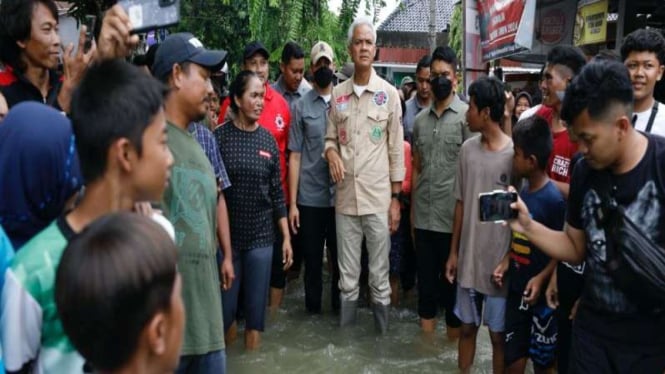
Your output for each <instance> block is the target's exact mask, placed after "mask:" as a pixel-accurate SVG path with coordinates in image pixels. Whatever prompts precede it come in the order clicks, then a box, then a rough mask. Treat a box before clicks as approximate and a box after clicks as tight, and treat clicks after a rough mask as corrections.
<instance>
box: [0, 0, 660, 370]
mask: <svg viewBox="0 0 665 374" xmlns="http://www.w3.org/2000/svg"><path fill="white" fill-rule="evenodd" d="M131 30H132V25H131V22H130V20H129V17H128V16H127V14H126V13H125V11H124V10H123V9H122V7H121V6H119V5H116V6H113V7H112V8H110V9H109V10H108V11H107V12H106V14H105V16H104V19H103V22H102V26H101V30H100V33H99V36H98V38H97V40H96V42H94V43H92V45H91V47H90V48H89V49H86V48H84V46H85V35H86V30H85V27H82V28H81V33H80V39H79V43H78V47H77V48H76V49H75V48H74V46H72V45H69V46H62V45H61V44H60V39H59V36H58V13H57V9H56V6H55V3H54V2H53V1H51V0H3V1H2V3H1V4H0V60H1V61H2V64H3V67H2V71H0V92H1V93H2V97H3V99H2V100H0V120H1V122H0V170H1V171H2V175H3V177H2V179H1V180H0V196H1V198H0V271H1V272H2V276H1V277H0V286H1V290H2V295H1V296H2V297H1V302H0V343H1V344H0V347H1V349H0V359H1V360H2V361H1V365H0V367H1V368H4V369H5V370H6V371H7V372H10V373H11V372H39V373H42V372H44V373H82V372H109V373H111V372H113V373H116V372H117V373H121V372H132V373H153V372H154V373H158V372H159V373H163V372H177V373H224V372H226V350H225V347H226V346H227V345H229V344H234V342H235V341H236V340H237V336H238V328H239V327H244V331H243V338H244V346H245V348H246V349H248V350H255V349H260V345H261V334H262V332H263V331H264V329H265V320H266V313H267V311H269V310H275V309H277V308H279V307H280V306H281V304H282V299H283V294H284V290H285V287H286V285H287V284H288V282H289V279H292V278H294V277H298V276H299V275H300V272H301V270H302V272H303V273H304V274H303V279H304V286H305V300H304V307H305V309H306V311H307V312H308V313H311V314H314V315H317V314H321V313H324V312H328V311H330V312H331V313H335V314H338V315H339V325H340V328H347V327H348V326H352V325H354V324H356V319H357V318H356V315H357V310H358V308H359V307H360V305H361V303H360V301H361V300H362V299H363V298H367V301H368V304H369V306H370V308H371V310H372V314H373V317H374V325H375V329H376V331H377V333H378V334H386V333H389V316H390V313H389V310H390V306H391V305H393V306H396V305H399V303H400V295H404V294H406V293H416V294H417V298H418V302H417V313H418V315H419V325H420V329H421V330H422V331H423V332H424V333H426V334H436V333H437V327H438V326H439V324H438V323H437V317H438V316H441V317H443V318H444V320H445V333H446V335H447V338H448V339H450V340H452V341H457V342H458V343H457V344H458V352H457V357H458V366H459V369H460V370H461V371H462V372H469V370H471V367H472V365H473V362H474V356H475V352H476V339H477V334H478V332H479V328H480V326H481V325H486V326H487V328H488V330H489V336H490V341H491V347H492V369H493V371H494V372H497V373H501V372H509V373H524V372H525V370H526V366H527V362H528V361H529V360H530V361H531V362H532V363H533V367H534V369H533V370H534V372H536V373H540V372H551V371H552V370H557V371H558V372H561V373H588V372H598V373H601V372H602V373H634V372H643V373H662V372H663V371H664V370H665V334H663V333H664V332H665V284H664V283H663V282H664V281H663V279H665V245H664V243H665V208H664V207H665V174H664V173H663V170H665V138H663V137H662V136H665V117H663V116H665V106H664V104H662V103H659V102H658V101H656V100H655V99H654V97H653V94H654V86H655V84H656V82H657V81H659V80H660V79H661V78H662V75H663V72H664V71H665V39H664V38H663V36H662V35H661V34H660V33H659V32H657V31H654V30H647V29H640V30H636V31H634V32H632V33H631V34H629V35H628V36H626V38H625V39H624V40H623V44H622V46H621V55H620V56H613V55H612V54H608V53H603V54H600V55H598V56H595V57H593V58H588V57H587V56H584V55H583V54H582V52H581V51H580V50H578V49H577V48H575V47H572V46H566V45H560V46H556V47H554V48H552V49H551V50H550V52H549V53H548V54H547V56H546V62H545V64H544V66H543V70H542V74H541V80H540V86H539V88H540V91H541V94H542V102H541V103H539V104H536V103H535V102H534V99H533V98H532V96H531V95H530V94H529V93H526V92H518V93H516V94H513V93H511V92H510V90H509V89H508V88H507V86H506V85H505V84H504V83H503V82H502V81H500V80H499V79H497V78H495V77H481V78H479V79H477V80H476V81H474V82H471V84H470V85H469V88H468V92H467V96H462V95H461V94H460V93H459V92H461V87H460V83H459V82H458V76H459V72H458V68H459V64H458V61H457V57H456V55H457V53H456V51H455V50H453V49H452V48H450V47H447V46H441V47H438V48H436V49H435V50H434V51H433V52H432V54H431V55H426V56H423V57H422V59H420V61H419V62H418V64H417V66H416V69H415V72H414V78H415V79H413V78H410V79H407V80H405V81H402V85H401V87H396V86H395V85H393V84H392V83H390V82H388V81H387V80H386V79H384V78H382V77H381V76H380V75H379V74H377V72H376V71H375V69H374V68H373V62H374V57H375V55H376V29H375V28H374V26H373V23H372V22H371V21H369V20H366V19H363V18H359V19H356V20H355V21H354V22H353V23H352V25H351V26H350V28H349V30H348V52H349V55H350V58H351V61H352V62H351V63H346V64H340V65H341V66H340V69H337V65H336V62H338V61H336V58H335V53H334V51H333V49H332V48H331V46H330V45H329V44H328V43H327V42H326V41H317V42H316V43H315V44H314V45H313V46H311V49H309V51H310V52H309V59H308V63H309V64H308V65H307V64H306V60H305V57H306V53H305V51H304V50H303V48H302V47H301V46H299V45H298V44H297V43H294V42H288V43H286V44H285V46H284V48H283V51H282V55H281V61H280V64H279V70H280V76H279V79H277V81H276V82H274V83H272V84H271V82H270V79H269V77H270V64H269V57H270V53H269V51H268V50H267V49H266V48H265V46H264V45H263V44H262V43H261V42H260V41H253V42H250V43H248V44H247V45H246V47H245V49H244V51H243V55H242V61H240V62H239V65H240V72H239V73H237V74H234V76H233V77H232V79H228V80H229V84H228V87H226V85H225V84H224V81H225V79H226V78H228V75H229V68H228V66H229V64H232V63H233V61H227V60H228V59H227V55H228V54H227V52H226V51H224V50H209V49H206V48H205V47H204V46H203V44H202V43H201V42H200V41H199V40H198V39H197V38H196V36H195V35H192V34H190V33H186V32H185V33H174V34H171V35H169V36H168V37H167V38H166V39H165V40H163V41H162V42H161V43H160V44H159V45H156V46H153V47H151V48H150V50H149V51H148V53H146V54H145V55H142V56H140V57H139V58H135V59H134V61H133V62H134V64H131V63H129V62H127V58H128V56H129V55H130V54H131V52H132V51H133V49H134V48H135V47H136V45H137V43H138V37H137V36H136V35H133V34H132V33H131ZM60 56H62V68H61V69H58V66H59V63H60ZM306 76H309V77H310V79H309V80H308V79H306V78H305V77H306ZM222 78H223V79H222ZM495 190H504V191H510V192H515V193H517V195H518V196H519V197H518V198H516V201H515V202H513V203H512V204H511V208H512V209H513V210H514V211H515V218H506V219H505V220H504V222H503V223H502V224H496V223H486V222H482V221H481V220H480V218H479V211H480V206H479V205H480V202H479V195H480V194H483V193H486V192H492V191H495ZM326 257H327V261H325V259H326ZM326 266H327V272H328V273H329V274H330V285H329V287H330V307H329V308H328V307H327V301H326V302H325V303H324V300H323V288H324V283H325V282H324V271H325V270H324V267H326ZM365 290H366V291H367V292H365Z"/></svg>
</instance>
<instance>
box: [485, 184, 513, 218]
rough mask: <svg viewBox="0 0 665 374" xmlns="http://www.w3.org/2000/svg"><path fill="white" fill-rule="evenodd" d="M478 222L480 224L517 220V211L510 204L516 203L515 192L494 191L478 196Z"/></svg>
mask: <svg viewBox="0 0 665 374" xmlns="http://www.w3.org/2000/svg"><path fill="white" fill-rule="evenodd" d="M478 200H479V203H480V204H479V207H480V220H481V221H482V222H504V221H507V220H509V219H515V218H517V211H516V210H514V209H512V208H511V207H510V204H512V203H514V202H516V201H517V193H516V192H508V191H503V190H496V191H492V192H486V193H481V194H479V195H478Z"/></svg>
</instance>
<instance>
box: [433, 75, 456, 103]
mask: <svg viewBox="0 0 665 374" xmlns="http://www.w3.org/2000/svg"><path fill="white" fill-rule="evenodd" d="M429 83H430V85H431V86H432V92H433V93H434V97H436V99H437V100H439V101H441V100H445V99H446V98H448V96H450V93H451V92H452V90H453V82H452V81H451V80H450V79H448V78H446V77H444V76H440V77H436V78H432V79H431V80H430V81H429Z"/></svg>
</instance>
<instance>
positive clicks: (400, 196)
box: [390, 192, 402, 201]
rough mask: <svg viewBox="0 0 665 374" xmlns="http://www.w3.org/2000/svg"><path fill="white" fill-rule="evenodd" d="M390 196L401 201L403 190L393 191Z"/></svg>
mask: <svg viewBox="0 0 665 374" xmlns="http://www.w3.org/2000/svg"><path fill="white" fill-rule="evenodd" d="M390 198H391V199H395V200H397V201H400V199H401V198H402V193H401V192H397V193H395V192H393V193H392V194H390Z"/></svg>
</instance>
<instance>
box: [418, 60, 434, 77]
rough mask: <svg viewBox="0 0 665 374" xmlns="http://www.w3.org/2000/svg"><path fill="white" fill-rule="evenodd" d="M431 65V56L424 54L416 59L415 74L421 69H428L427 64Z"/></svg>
mask: <svg viewBox="0 0 665 374" xmlns="http://www.w3.org/2000/svg"><path fill="white" fill-rule="evenodd" d="M430 65H432V57H431V56H430V55H425V56H423V57H421V58H420V60H418V65H416V74H418V72H419V71H421V70H422V69H429V66H430Z"/></svg>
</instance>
